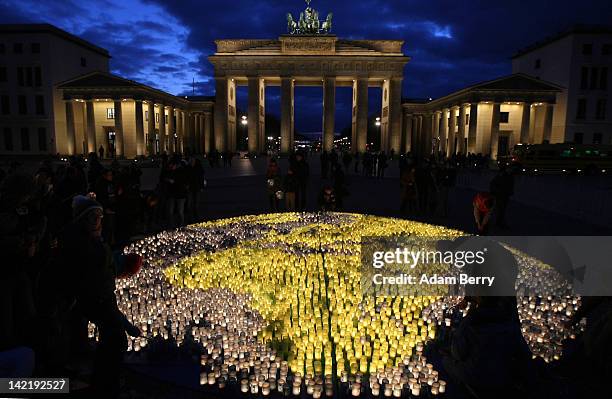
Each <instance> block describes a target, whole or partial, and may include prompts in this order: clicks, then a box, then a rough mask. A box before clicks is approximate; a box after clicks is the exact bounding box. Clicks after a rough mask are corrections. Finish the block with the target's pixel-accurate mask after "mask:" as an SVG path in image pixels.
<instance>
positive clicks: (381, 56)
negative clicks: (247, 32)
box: [209, 1, 409, 153]
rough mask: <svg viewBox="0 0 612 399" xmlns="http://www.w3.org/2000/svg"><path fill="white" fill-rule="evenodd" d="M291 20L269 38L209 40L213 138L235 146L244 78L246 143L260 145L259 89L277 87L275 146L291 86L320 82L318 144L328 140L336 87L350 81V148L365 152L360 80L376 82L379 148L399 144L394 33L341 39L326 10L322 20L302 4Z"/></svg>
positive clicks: (398, 53)
mask: <svg viewBox="0 0 612 399" xmlns="http://www.w3.org/2000/svg"><path fill="white" fill-rule="evenodd" d="M307 3H308V7H307V8H306V10H305V11H304V12H302V13H301V16H300V19H299V21H294V20H293V17H292V16H291V14H288V15H287V22H288V34H286V35H282V36H280V37H279V38H278V39H276V40H266V39H263V40H250V39H248V40H247V39H238V40H217V41H215V43H216V45H217V50H216V52H215V54H214V55H212V56H210V57H209V60H210V62H211V63H212V64H213V66H214V71H215V82H216V101H215V111H214V144H215V147H216V149H217V150H219V151H226V150H229V151H235V150H236V124H237V122H238V121H237V120H236V87H237V86H248V143H249V144H248V150H249V152H250V153H259V152H262V151H263V150H264V148H265V140H266V134H265V90H266V87H268V86H280V88H281V137H280V138H281V152H283V153H287V152H289V151H290V150H291V149H292V148H293V144H294V89H295V87H296V86H322V87H323V121H322V132H323V149H325V150H327V151H330V150H331V149H332V148H333V145H334V127H335V111H336V107H335V101H336V87H352V88H353V107H352V113H353V115H352V140H351V143H352V144H351V145H352V151H353V152H365V150H366V144H367V131H368V88H369V87H381V88H382V90H381V94H382V98H381V105H382V106H381V127H380V134H381V140H380V143H381V150H385V151H390V150H394V151H395V152H396V153H397V152H399V151H400V145H401V134H402V133H401V132H402V126H401V124H402V119H403V118H402V79H403V72H404V66H405V65H406V63H407V62H408V61H409V58H408V57H406V56H405V55H404V54H403V53H402V46H403V41H401V40H342V39H339V38H338V37H336V36H335V35H332V34H330V31H331V21H332V15H331V14H329V15H328V17H327V19H326V20H325V21H323V22H322V23H321V22H320V21H319V18H318V13H317V11H316V10H314V9H313V8H311V7H310V1H307Z"/></svg>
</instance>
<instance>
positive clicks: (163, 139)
mask: <svg viewBox="0 0 612 399" xmlns="http://www.w3.org/2000/svg"><path fill="white" fill-rule="evenodd" d="M158 139H159V143H160V144H159V151H160V152H164V151H166V152H167V151H168V141H167V139H168V137H167V135H166V106H165V105H164V104H159V138H158Z"/></svg>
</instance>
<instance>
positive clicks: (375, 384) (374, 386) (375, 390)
mask: <svg viewBox="0 0 612 399" xmlns="http://www.w3.org/2000/svg"><path fill="white" fill-rule="evenodd" d="M372 395H373V396H378V395H380V384H379V383H378V382H373V383H372Z"/></svg>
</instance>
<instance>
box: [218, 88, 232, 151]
mask: <svg viewBox="0 0 612 399" xmlns="http://www.w3.org/2000/svg"><path fill="white" fill-rule="evenodd" d="M215 88H216V95H215V148H216V149H217V150H218V151H225V146H226V138H227V113H228V105H229V103H228V94H229V93H228V92H229V89H228V79H227V78H225V77H217V78H216V79H215Z"/></svg>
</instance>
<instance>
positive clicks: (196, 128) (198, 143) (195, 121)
mask: <svg viewBox="0 0 612 399" xmlns="http://www.w3.org/2000/svg"><path fill="white" fill-rule="evenodd" d="M190 120H191V125H192V127H191V129H192V131H193V150H194V151H195V152H196V154H200V153H201V152H202V140H203V137H202V135H201V134H200V115H199V114H192V115H191V117H190Z"/></svg>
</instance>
